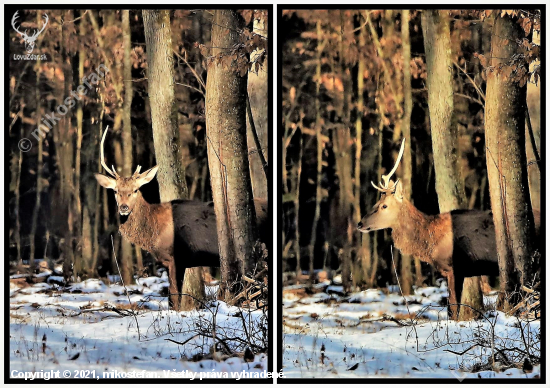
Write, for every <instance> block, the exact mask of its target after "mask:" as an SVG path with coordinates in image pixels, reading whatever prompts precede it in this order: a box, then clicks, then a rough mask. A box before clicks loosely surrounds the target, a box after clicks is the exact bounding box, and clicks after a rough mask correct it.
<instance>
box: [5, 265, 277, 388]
mask: <svg viewBox="0 0 550 388" xmlns="http://www.w3.org/2000/svg"><path fill="white" fill-rule="evenodd" d="M52 278H53V277H50V279H49V281H50V283H37V284H34V285H32V286H31V287H26V288H19V287H18V286H17V285H15V284H14V283H10V369H11V372H12V373H15V372H14V371H17V372H35V371H40V370H44V371H46V370H55V371H57V370H60V371H63V370H71V371H73V372H74V371H75V370H87V371H90V373H95V375H94V376H99V377H103V372H118V373H122V372H124V373H128V372H141V371H148V372H156V373H157V376H158V377H182V375H181V374H180V375H179V376H175V375H173V374H170V376H167V375H166V373H168V372H169V373H173V372H179V373H181V372H183V373H185V371H188V373H190V372H195V373H197V378H198V373H200V372H205V373H206V372H212V371H213V370H214V371H215V372H228V373H231V372H242V371H246V372H249V373H250V372H253V373H261V372H263V371H266V370H267V355H265V354H257V355H255V356H254V359H253V360H250V361H249V362H245V361H244V359H243V356H242V354H241V356H240V357H237V356H224V355H223V354H222V352H217V353H216V354H215V355H214V356H215V357H213V358H214V359H216V360H217V361H216V360H214V359H203V360H200V361H191V359H192V357H193V356H195V355H197V354H208V353H209V352H210V349H211V347H212V345H213V342H212V340H211V339H210V338H205V337H203V336H198V335H197V336H195V335H196V329H197V325H201V326H203V327H210V326H211V324H212V321H213V317H214V316H215V317H216V333H217V335H218V336H219V337H224V338H232V337H233V338H245V334H244V330H243V322H245V321H246V322H247V323H248V324H252V325H258V324H261V323H262V319H265V317H262V313H261V312H260V311H252V312H250V313H249V312H246V311H243V312H242V313H241V311H240V310H239V309H238V308H236V307H231V306H228V305H226V304H225V303H223V302H218V301H215V300H212V301H211V302H210V303H209V305H208V308H205V309H203V310H198V311H197V310H194V311H189V312H177V311H173V310H169V309H168V301H167V298H166V297H162V296H161V291H162V289H163V288H166V287H168V279H167V278H166V276H165V274H164V275H163V277H154V276H153V277H149V278H144V279H138V280H137V284H134V285H130V286H127V288H128V291H129V292H128V293H129V294H130V295H129V297H128V296H126V294H125V290H124V287H122V286H121V285H118V284H110V285H107V284H105V283H103V281H101V280H98V279H89V280H86V281H83V282H80V283H76V284H73V285H72V286H71V287H69V289H68V290H65V291H64V292H61V291H60V288H59V286H57V285H55V284H52V283H51V282H52V280H51V279H52ZM53 280H54V282H55V279H53ZM216 288H217V287H207V294H208V293H210V294H212V293H213V292H215V291H216ZM128 298H129V300H128ZM130 307H131V308H132V309H135V311H136V313H137V315H136V317H134V316H133V315H128V316H123V315H121V314H128V313H127V311H128V309H129V308H130ZM117 311H118V312H117ZM248 330H250V327H249V328H248ZM194 336H195V337H194ZM193 337H194V338H193ZM168 339H169V340H172V341H176V342H183V341H188V342H186V344H185V345H179V344H177V343H174V342H170V341H168ZM225 342H226V343H227V345H228V346H229V347H230V348H232V349H236V346H237V343H236V342H232V341H230V340H227V341H225ZM243 350H244V349H243ZM228 357H229V358H228ZM149 376H150V377H151V375H149ZM183 376H185V375H183ZM187 376H188V377H189V375H187ZM204 376H205V377H212V375H209V376H206V375H204ZM217 376H218V377H226V376H222V375H217ZM254 376H257V375H252V377H254ZM118 377H120V375H118ZM152 377H154V376H152ZM229 377H232V376H231V375H229ZM241 377H245V376H244V375H243V376H241ZM248 377H250V376H248Z"/></svg>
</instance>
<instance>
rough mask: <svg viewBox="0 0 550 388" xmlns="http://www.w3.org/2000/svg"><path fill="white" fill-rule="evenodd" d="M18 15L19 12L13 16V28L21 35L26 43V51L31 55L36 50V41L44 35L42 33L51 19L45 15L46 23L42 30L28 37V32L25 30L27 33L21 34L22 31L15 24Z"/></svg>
mask: <svg viewBox="0 0 550 388" xmlns="http://www.w3.org/2000/svg"><path fill="white" fill-rule="evenodd" d="M18 13H19V11H17V12H16V13H15V14H14V15H13V18H12V19H11V26H12V27H13V29H14V30H15V32H17V33H18V34H19V35H21V37H22V38H23V40H24V41H25V50H27V53H28V54H31V53H32V50H34V44H35V43H36V39H37V38H38V36H39V35H40V34H41V33H42V31H44V29H45V28H46V26H47V25H48V20H49V18H48V15H46V14H44V20H45V22H44V25H43V26H42V29H41V30H36V31H35V33H34V34H32V35H30V36H29V35H27V30H25V32H21V31H19V29H18V28H17V26H16V25H15V22H16V20H17V18H18V17H19V15H18Z"/></svg>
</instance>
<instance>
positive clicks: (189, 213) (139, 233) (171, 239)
mask: <svg viewBox="0 0 550 388" xmlns="http://www.w3.org/2000/svg"><path fill="white" fill-rule="evenodd" d="M108 129H109V127H107V128H106V130H105V132H104V133H103V137H102V139H101V145H100V159H101V165H102V166H103V169H104V170H105V171H106V172H107V174H109V175H110V176H108V175H103V174H101V173H95V178H96V180H97V182H98V183H99V184H100V185H101V186H103V187H104V188H106V189H111V190H113V191H114V194H115V200H116V203H117V209H118V213H119V215H120V216H121V225H120V227H119V233H120V234H121V235H122V237H123V238H125V239H126V240H128V241H129V242H130V243H132V244H133V245H136V246H137V247H139V248H141V249H143V250H145V251H147V252H149V253H150V254H152V255H153V257H154V258H155V259H156V261H157V262H158V263H160V264H161V265H162V266H164V267H165V268H166V269H167V271H168V281H169V294H170V296H169V299H168V302H169V306H170V308H176V309H177V308H179V305H180V299H181V294H180V293H181V290H182V286H183V282H184V276H185V270H186V269H187V268H192V267H219V266H220V255H219V250H218V232H217V227H216V214H215V213H214V206H213V202H202V201H194V200H179V199H178V200H173V201H170V202H164V203H158V204H150V203H148V202H147V201H146V200H145V199H144V198H143V195H142V194H141V191H140V187H141V186H143V185H145V184H147V183H149V182H151V181H152V180H153V178H154V177H155V175H156V173H157V171H158V169H159V166H158V165H156V166H154V167H152V168H150V169H149V170H147V171H145V172H141V166H139V165H138V166H137V168H136V170H135V172H134V173H133V174H132V176H130V177H122V176H120V175H119V174H118V173H117V171H116V168H115V167H114V165H113V166H111V168H109V167H107V164H106V163H105V155H104V142H105V137H106V135H107V131H108ZM254 205H255V210H256V215H257V222H258V226H259V230H260V238H261V239H262V241H267V235H266V231H267V201H266V200H264V199H255V200H254Z"/></svg>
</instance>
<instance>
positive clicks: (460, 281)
mask: <svg viewBox="0 0 550 388" xmlns="http://www.w3.org/2000/svg"><path fill="white" fill-rule="evenodd" d="M463 288H464V276H462V275H461V274H460V273H456V272H455V290H456V291H455V292H456V303H458V306H457V309H456V320H457V321H458V313H459V312H460V309H461V308H464V306H461V305H460V302H462V290H463Z"/></svg>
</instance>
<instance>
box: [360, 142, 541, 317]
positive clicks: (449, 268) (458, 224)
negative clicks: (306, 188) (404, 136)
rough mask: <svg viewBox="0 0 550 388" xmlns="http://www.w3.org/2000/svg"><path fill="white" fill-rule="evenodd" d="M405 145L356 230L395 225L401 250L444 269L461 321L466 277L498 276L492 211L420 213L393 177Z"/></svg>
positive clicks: (453, 313) (452, 312)
mask: <svg viewBox="0 0 550 388" xmlns="http://www.w3.org/2000/svg"><path fill="white" fill-rule="evenodd" d="M404 144H405V141H404V140H403V143H402V145H401V151H400V153H399V156H398V158H397V161H396V163H395V166H394V168H393V169H392V170H391V172H390V173H389V174H388V175H383V176H382V178H383V180H384V182H383V183H382V182H381V183H380V185H379V186H376V185H375V184H374V183H372V185H373V186H374V187H375V188H377V189H378V190H379V191H381V192H382V196H381V197H380V200H379V201H378V202H377V203H376V204H375V205H374V206H373V207H372V209H371V210H370V211H369V213H368V214H367V215H366V216H365V217H363V219H362V220H361V222H359V224H358V225H357V229H358V230H359V231H361V232H363V233H368V232H370V231H374V230H381V229H391V230H392V239H393V242H394V244H395V247H396V248H397V249H399V250H400V251H401V252H402V253H403V254H406V255H412V256H414V257H416V258H418V259H419V260H421V261H424V262H426V263H429V264H431V265H432V266H433V267H434V268H435V269H436V270H438V271H439V272H441V274H442V275H443V276H445V277H446V278H447V284H448V287H449V304H450V309H449V312H450V315H451V317H452V318H454V319H458V312H459V305H458V304H459V303H460V298H461V295H462V289H463V283H464V278H465V277H472V276H482V275H492V276H496V275H498V274H499V266H498V256H497V248H496V237H495V227H494V223H493V215H492V213H491V212H490V211H478V210H453V211H451V212H448V213H442V214H438V215H426V214H424V213H422V212H421V211H419V210H418V209H417V208H416V207H415V206H414V205H413V204H412V203H411V202H409V201H408V200H407V199H406V198H404V197H403V187H402V185H401V183H400V182H399V180H397V181H396V182H393V181H391V180H390V177H391V176H392V175H393V173H394V172H395V170H396V169H397V166H398V164H399V161H400V159H401V156H402V155H403V149H404ZM533 213H534V217H535V226H536V230H537V232H538V229H539V226H540V213H539V212H538V211H536V210H534V212H533Z"/></svg>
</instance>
